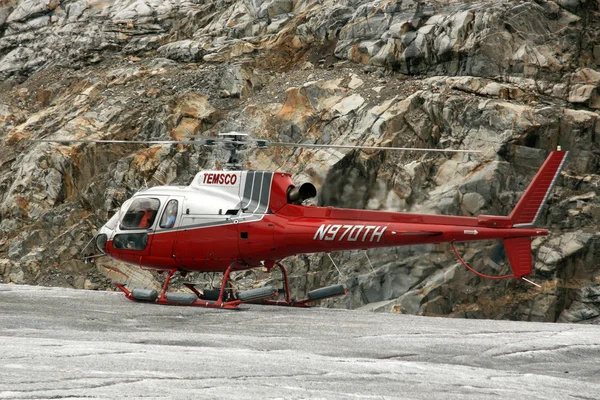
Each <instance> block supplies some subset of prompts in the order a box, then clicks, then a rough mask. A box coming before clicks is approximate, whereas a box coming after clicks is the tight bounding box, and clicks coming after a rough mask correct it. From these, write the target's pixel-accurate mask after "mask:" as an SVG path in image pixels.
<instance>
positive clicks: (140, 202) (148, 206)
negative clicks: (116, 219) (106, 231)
mask: <svg viewBox="0 0 600 400" xmlns="http://www.w3.org/2000/svg"><path fill="white" fill-rule="evenodd" d="M159 207H160V201H159V200H158V199H152V198H135V199H133V202H132V203H131V206H129V208H128V209H127V212H126V213H125V215H124V216H123V219H122V220H121V229H148V228H150V227H151V226H152V224H154V220H155V219H156V214H157V213H158V208H159Z"/></svg>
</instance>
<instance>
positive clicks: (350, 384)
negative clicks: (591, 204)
mask: <svg viewBox="0 0 600 400" xmlns="http://www.w3.org/2000/svg"><path fill="white" fill-rule="evenodd" d="M242 307H243V310H241V311H224V310H207V309H201V308H191V307H169V306H158V305H152V304H141V303H133V302H130V301H127V300H126V299H125V298H124V297H123V295H121V294H117V293H111V292H92V291H80V290H70V289H61V288H46V287H33V286H15V285H0V399H50V398H53V399H55V398H70V399H73V398H74V399H78V398H81V399H83V398H85V399H89V398H93V399H116V398H136V399H137V398H144V399H168V398H173V399H221V398H223V399H225V398H227V399H257V398H260V399H277V398H278V399H304V398H311V399H314V398H318V399H385V398H402V399H455V398H468V399H479V398H481V399H483V398H486V399H487V398H506V399H516V398H520V399H554V398H556V399H569V398H577V399H597V398H600V378H599V377H600V326H592V325H570V324H540V323H526V322H509V321H491V320H461V319H446V318H427V317H415V316H407V315H392V314H375V313H369V312H364V311H347V310H330V309H319V308H313V309H290V308H283V307H281V308H280V307H266V306H242Z"/></svg>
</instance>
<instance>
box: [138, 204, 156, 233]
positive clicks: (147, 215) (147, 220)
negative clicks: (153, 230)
mask: <svg viewBox="0 0 600 400" xmlns="http://www.w3.org/2000/svg"><path fill="white" fill-rule="evenodd" d="M141 210H142V212H143V213H144V214H143V215H142V218H141V219H140V223H139V225H138V228H149V227H150V225H151V224H152V218H153V217H154V210H153V209H152V207H150V203H149V202H147V201H145V202H143V203H142V204H141Z"/></svg>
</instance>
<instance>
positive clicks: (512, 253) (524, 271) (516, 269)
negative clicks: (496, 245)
mask: <svg viewBox="0 0 600 400" xmlns="http://www.w3.org/2000/svg"><path fill="white" fill-rule="evenodd" d="M502 243H503V244H504V249H505V250H506V255H507V256H508V261H509V262H510V266H511V268H512V271H513V275H514V276H515V278H517V279H521V278H522V277H523V276H525V275H529V274H531V271H532V268H533V267H532V257H531V238H528V237H519V238H509V239H502Z"/></svg>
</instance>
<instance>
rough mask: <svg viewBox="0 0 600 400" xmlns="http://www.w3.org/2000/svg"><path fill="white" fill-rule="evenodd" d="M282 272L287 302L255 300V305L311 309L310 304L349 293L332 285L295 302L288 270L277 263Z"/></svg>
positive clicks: (341, 286)
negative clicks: (292, 296)
mask: <svg viewBox="0 0 600 400" xmlns="http://www.w3.org/2000/svg"><path fill="white" fill-rule="evenodd" d="M275 265H277V267H279V269H280V270H281V274H282V275H283V290H284V292H285V300H268V299H265V300H255V301H253V302H252V303H254V304H263V305H267V306H283V307H310V303H312V302H313V301H317V300H323V299H328V298H330V297H335V296H342V295H344V294H346V293H348V291H347V290H346V288H345V287H344V285H332V286H327V287H323V288H320V289H316V290H313V291H311V292H308V297H307V298H306V299H303V300H294V299H292V298H291V296H290V286H289V280H288V274H287V270H286V269H285V267H284V266H283V265H282V264H281V263H275Z"/></svg>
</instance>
